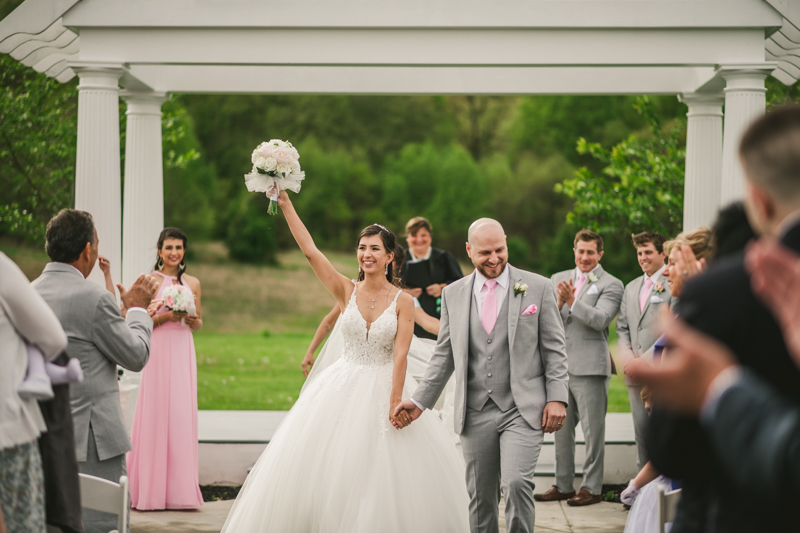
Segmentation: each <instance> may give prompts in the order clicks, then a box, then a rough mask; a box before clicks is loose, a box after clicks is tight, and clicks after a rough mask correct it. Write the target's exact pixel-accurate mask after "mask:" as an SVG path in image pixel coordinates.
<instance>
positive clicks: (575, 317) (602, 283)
mask: <svg viewBox="0 0 800 533" xmlns="http://www.w3.org/2000/svg"><path fill="white" fill-rule="evenodd" d="M574 274H575V269H574V268H572V269H570V270H565V271H564V272H559V273H558V274H555V275H554V276H553V277H552V280H553V287H555V286H557V285H558V284H559V283H560V282H562V281H568V280H569V279H571V278H572V277H573V275H574ZM594 275H595V276H597V281H596V282H592V281H590V280H588V279H587V280H586V283H584V285H583V287H581V290H580V292H579V293H578V294H577V295H576V297H575V301H574V302H573V304H572V309H571V310H570V307H569V305H567V304H564V305H563V306H562V307H561V309H560V312H561V319H562V320H563V323H564V331H565V332H566V339H567V358H568V360H569V373H570V374H573V375H575V376H610V375H611V352H610V351H609V349H608V326H609V324H611V322H612V321H613V320H614V317H615V316H617V313H618V312H619V306H620V303H621V301H622V293H623V291H624V290H625V287H624V286H623V285H622V282H621V281H620V280H618V279H617V278H615V277H614V276H612V275H611V274H609V273H608V272H606V271H605V270H603V267H602V266H599V265H598V267H597V269H596V270H595V271H594Z"/></svg>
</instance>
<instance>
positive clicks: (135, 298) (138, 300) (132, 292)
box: [117, 274, 158, 312]
mask: <svg viewBox="0 0 800 533" xmlns="http://www.w3.org/2000/svg"><path fill="white" fill-rule="evenodd" d="M117 289H119V297H120V300H121V301H122V308H123V312H124V311H126V310H128V309H130V308H131V307H142V308H144V309H147V308H148V307H149V306H150V303H151V302H152V301H153V296H155V295H156V291H158V281H157V280H156V279H155V278H153V277H152V276H147V275H145V274H140V275H139V277H138V278H136V281H134V282H133V284H132V285H131V287H130V288H129V289H127V290H126V289H125V287H123V286H122V284H119V283H118V284H117Z"/></svg>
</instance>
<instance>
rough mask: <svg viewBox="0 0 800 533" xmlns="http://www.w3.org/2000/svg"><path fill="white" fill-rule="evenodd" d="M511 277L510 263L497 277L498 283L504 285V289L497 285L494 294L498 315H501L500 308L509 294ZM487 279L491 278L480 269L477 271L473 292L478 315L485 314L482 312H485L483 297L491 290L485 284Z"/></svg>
mask: <svg viewBox="0 0 800 533" xmlns="http://www.w3.org/2000/svg"><path fill="white" fill-rule="evenodd" d="M510 278H511V276H510V275H509V273H508V265H506V266H505V267H504V268H503V271H502V272H501V273H500V275H499V276H497V277H496V278H495V281H496V282H497V284H498V285H499V286H500V287H502V289H500V288H498V287H495V289H494V295H495V297H496V298H497V308H496V309H497V316H500V308H501V307H503V302H504V301H505V299H506V294H508V283H509V280H510ZM487 279H489V278H487V277H486V276H484V275H483V274H481V273H480V271H478V270H476V271H475V282H474V283H473V284H472V294H473V296H474V297H475V306H476V308H477V310H478V316H483V315H482V314H481V313H482V312H483V297H484V296H485V295H486V291H487V290H489V289H487V288H486V286H485V285H484V284H485V283H486V280H487ZM495 318H496V317H495Z"/></svg>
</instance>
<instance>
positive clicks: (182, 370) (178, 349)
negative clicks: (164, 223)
mask: <svg viewBox="0 0 800 533" xmlns="http://www.w3.org/2000/svg"><path fill="white" fill-rule="evenodd" d="M186 241H187V238H186V235H185V234H184V233H183V232H182V231H181V230H179V229H177V228H165V229H164V230H163V231H162V232H161V235H160V236H159V238H158V262H157V263H156V270H155V272H154V275H155V277H157V278H160V279H162V280H163V281H162V283H161V287H160V288H159V290H158V294H157V295H156V299H159V298H161V294H162V293H163V292H164V289H165V288H167V287H169V286H170V285H173V284H176V283H180V284H182V285H185V286H188V287H189V288H190V289H191V290H192V292H193V293H194V295H195V305H196V306H197V313H196V314H194V315H191V316H187V315H186V314H185V313H173V312H172V311H168V310H167V309H165V308H164V307H162V308H161V309H159V311H158V313H157V314H156V315H155V316H154V317H153V328H154V329H153V336H152V338H151V340H150V359H149V360H148V362H147V365H145V367H144V371H143V372H142V382H141V385H140V386H139V396H138V399H137V401H136V414H135V415H134V419H133V435H132V441H133V451H131V452H130V453H129V454H128V476H129V478H130V491H131V507H132V508H134V509H139V510H160V509H197V508H199V507H200V506H201V505H203V496H202V495H201V493H200V486H199V479H198V477H199V474H198V459H197V361H196V359H195V351H194V340H193V338H192V332H193V331H198V330H199V329H200V327H201V326H202V324H203V321H202V319H201V318H200V316H201V315H200V282H199V281H198V280H197V278H195V277H193V276H189V275H187V274H184V272H185V270H186V261H185V260H184V253H185V251H186ZM181 318H183V319H184V323H185V325H182V324H181Z"/></svg>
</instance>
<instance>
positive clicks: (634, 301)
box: [617, 231, 677, 470]
mask: <svg viewBox="0 0 800 533" xmlns="http://www.w3.org/2000/svg"><path fill="white" fill-rule="evenodd" d="M632 238H633V246H634V247H635V248H636V256H637V258H638V260H639V266H641V267H642V272H643V273H644V274H643V275H642V276H641V277H639V278H636V279H635V280H633V281H631V282H630V283H628V285H627V287H625V294H624V295H623V297H622V306H621V308H620V311H619V318H618V319H617V338H618V340H617V346H618V347H619V358H620V360H621V362H622V365H623V367H624V365H625V364H626V363H627V362H628V361H630V360H632V359H634V358H636V357H642V358H643V359H645V360H646V361H648V362H649V363H651V364H652V354H653V350H652V348H653V345H654V344H655V342H656V341H657V340H658V338H659V336H660V333H659V330H658V321H659V317H660V316H661V313H662V311H663V309H664V308H667V307H669V308H671V307H672V306H673V305H674V304H675V303H676V302H677V299H674V298H672V295H671V294H670V292H669V287H668V285H667V276H666V266H665V265H664V260H665V259H666V255H665V254H664V242H666V240H667V239H666V237H664V236H663V235H662V234H660V233H653V232H652V231H645V232H644V233H639V234H638V235H633V236H632ZM625 384H626V385H628V400H629V401H630V404H631V414H632V415H633V429H634V436H635V438H636V448H637V452H638V456H637V461H636V467H637V468H638V469H639V470H641V469H642V467H643V466H644V465H645V464H647V461H648V458H647V451H646V450H645V428H646V427H647V420H648V417H647V411H645V408H644V403H643V402H642V396H641V393H642V387H641V386H640V385H638V384H636V383H635V382H633V381H632V380H631V379H630V378H628V377H627V376H626V377H625Z"/></svg>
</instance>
